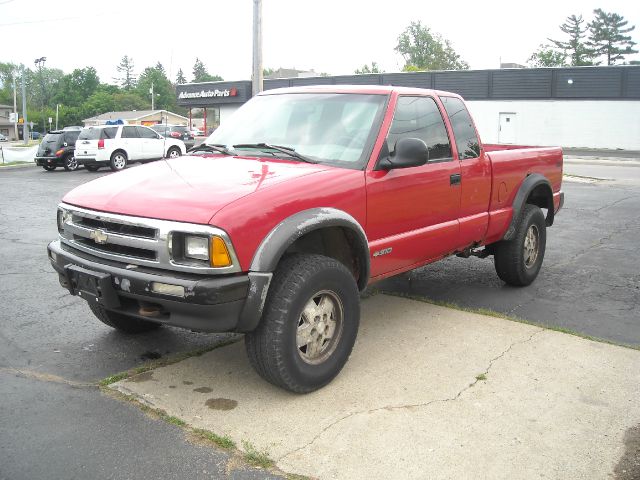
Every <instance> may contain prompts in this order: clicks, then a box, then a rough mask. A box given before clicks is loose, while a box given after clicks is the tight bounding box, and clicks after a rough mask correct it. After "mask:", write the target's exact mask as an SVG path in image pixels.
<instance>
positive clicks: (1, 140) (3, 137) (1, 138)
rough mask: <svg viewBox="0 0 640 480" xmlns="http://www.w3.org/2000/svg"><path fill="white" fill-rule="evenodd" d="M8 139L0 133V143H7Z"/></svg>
mask: <svg viewBox="0 0 640 480" xmlns="http://www.w3.org/2000/svg"><path fill="white" fill-rule="evenodd" d="M8 141H9V139H8V138H7V137H5V136H4V135H3V134H1V133H0V142H8Z"/></svg>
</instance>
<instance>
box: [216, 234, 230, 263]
mask: <svg viewBox="0 0 640 480" xmlns="http://www.w3.org/2000/svg"><path fill="white" fill-rule="evenodd" d="M229 265H231V256H230V255H229V250H228V249H227V244H226V243H224V240H223V239H222V238H220V237H211V266H212V267H228V266H229Z"/></svg>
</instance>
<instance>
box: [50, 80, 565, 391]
mask: <svg viewBox="0 0 640 480" xmlns="http://www.w3.org/2000/svg"><path fill="white" fill-rule="evenodd" d="M561 183H562V151H561V149H560V148H540V147H523V146H504V145H503V146H500V145H482V143H481V142H480V138H479V136H478V133H477V131H476V129H475V126H474V124H473V121H472V119H471V117H470V115H469V113H468V111H467V109H466V107H465V104H464V102H463V100H462V99H461V97H460V96H458V95H455V94H452V93H447V92H441V91H432V90H422V89H413V88H400V87H392V86H314V87H305V88H289V89H279V90H271V91H267V92H263V93H261V94H260V95H257V96H256V97H254V98H253V99H251V100H250V101H249V102H247V103H246V104H245V105H243V106H242V107H241V108H240V109H239V110H238V111H237V112H236V113H235V114H234V116H233V117H231V118H230V119H229V120H228V121H226V122H225V123H224V124H223V125H222V126H220V128H218V129H217V130H216V131H215V132H214V133H213V134H212V135H211V136H210V137H209V138H208V139H207V140H206V142H205V143H203V144H202V145H201V146H199V147H197V148H196V150H194V151H192V153H191V154H190V155H187V156H185V157H182V158H178V159H170V160H167V161H164V162H155V163H153V164H149V165H144V166H141V167H137V168H132V169H128V170H125V171H123V172H120V173H118V174H114V175H109V176H105V177H102V178H99V179H96V180H94V181H92V182H89V183H87V184H84V185H82V186H80V187H78V188H76V189H74V190H72V191H71V192H69V193H68V194H67V195H66V196H65V197H64V199H63V201H62V203H61V204H60V205H59V207H58V230H59V233H60V235H59V239H58V240H56V241H54V242H51V243H50V244H49V247H48V251H49V257H50V260H51V263H52V265H53V267H54V268H55V270H56V271H57V272H58V274H59V278H60V283H61V284H62V286H63V287H65V288H67V289H68V290H69V292H70V293H71V294H73V295H80V296H81V297H82V298H84V299H85V300H87V302H88V303H89V306H90V308H91V310H92V311H93V313H94V314H95V315H96V317H97V318H98V319H99V320H101V321H102V322H104V323H105V324H107V325H109V326H111V327H113V328H116V329H118V330H121V331H124V332H130V333H136V332H142V331H146V330H150V329H152V328H156V327H158V326H159V325H162V324H166V325H174V326H178V327H183V328H188V329H192V330H197V331H206V332H243V333H245V334H246V335H245V344H246V350H247V353H248V356H249V359H250V362H251V364H252V365H253V367H254V368H255V369H256V371H257V372H258V373H259V374H260V375H261V376H262V377H263V378H264V379H266V380H267V381H269V382H271V383H273V384H275V385H278V386H280V387H282V388H285V389H288V390H291V391H294V392H310V391H312V390H315V389H317V388H320V387H321V386H323V385H325V384H327V383H328V382H330V381H331V380H332V379H333V378H334V377H335V376H336V375H337V374H338V373H339V371H340V370H341V368H342V367H343V365H344V364H345V363H346V361H347V359H348V357H349V355H350V353H351V350H352V347H353V345H354V342H355V339H356V333H357V330H358V323H359V316H360V306H359V290H360V291H362V290H364V289H365V287H366V286H367V285H369V284H371V283H372V282H376V281H378V280H380V279H383V278H385V277H389V276H391V275H396V274H399V273H402V272H405V271H407V270H411V269H414V268H416V267H420V266H422V265H425V264H428V263H430V262H434V261H436V260H439V259H441V258H444V257H446V256H448V255H453V254H458V255H460V256H469V255H478V256H481V257H485V256H489V255H493V257H494V261H495V268H496V271H497V273H498V276H499V277H500V278H501V279H502V280H503V281H505V282H506V283H508V284H511V285H520V286H521V285H528V284H529V283H531V282H532V281H533V280H534V279H535V278H536V276H537V275H538V272H539V270H540V267H541V265H542V260H543V257H544V252H545V243H546V227H548V226H551V225H552V224H553V219H554V216H555V214H556V213H557V212H558V210H559V209H560V208H561V206H562V203H563V193H562V191H561Z"/></svg>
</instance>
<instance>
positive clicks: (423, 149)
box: [379, 138, 429, 170]
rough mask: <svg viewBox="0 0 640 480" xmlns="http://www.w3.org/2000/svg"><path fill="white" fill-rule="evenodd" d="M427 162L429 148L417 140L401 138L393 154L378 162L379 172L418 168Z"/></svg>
mask: <svg viewBox="0 0 640 480" xmlns="http://www.w3.org/2000/svg"><path fill="white" fill-rule="evenodd" d="M428 161H429V148H428V147H427V144H426V143H424V141H423V140H420V139H419V138H401V139H400V140H398V141H397V142H396V145H395V148H394V150H393V152H392V153H391V154H390V155H389V156H387V157H386V158H383V159H382V160H381V161H380V164H379V168H380V169H381V170H392V169H394V168H409V167H419V166H420V165H424V164H425V163H427V162H428Z"/></svg>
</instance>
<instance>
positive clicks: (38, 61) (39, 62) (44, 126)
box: [33, 57, 47, 133]
mask: <svg viewBox="0 0 640 480" xmlns="http://www.w3.org/2000/svg"><path fill="white" fill-rule="evenodd" d="M46 61H47V57H40V58H36V59H35V60H34V62H33V63H35V64H36V67H38V72H39V73H40V85H41V86H42V129H43V130H46V129H47V123H46V121H45V115H44V107H45V105H44V77H43V76H42V67H43V65H44V62H46ZM42 133H44V132H42Z"/></svg>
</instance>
